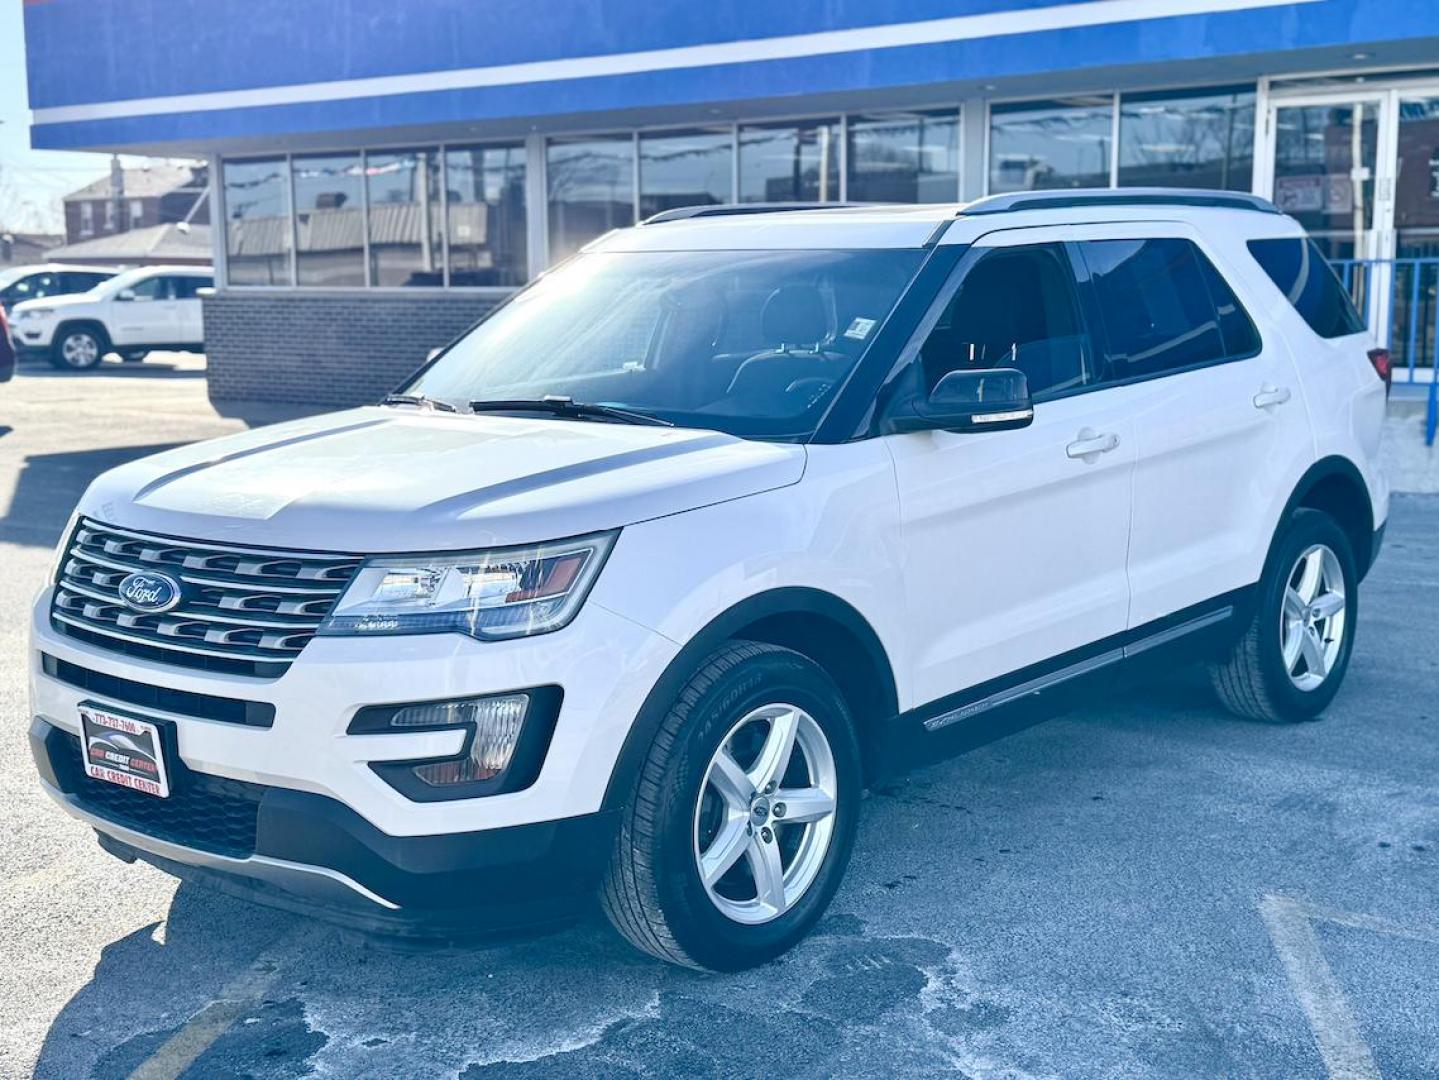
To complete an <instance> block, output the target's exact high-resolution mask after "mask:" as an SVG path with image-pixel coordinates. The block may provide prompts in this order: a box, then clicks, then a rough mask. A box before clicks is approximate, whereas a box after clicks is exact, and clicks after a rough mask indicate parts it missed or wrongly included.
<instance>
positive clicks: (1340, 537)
mask: <svg viewBox="0 0 1439 1080" xmlns="http://www.w3.org/2000/svg"><path fill="white" fill-rule="evenodd" d="M1358 584H1359V575H1358V573H1357V572H1356V571H1355V563H1354V552H1353V548H1352V547H1351V546H1350V543H1349V538H1348V536H1346V535H1345V533H1344V530H1343V529H1341V528H1340V527H1339V525H1338V523H1337V522H1336V521H1335V520H1334V519H1333V518H1331V517H1330V516H1329V515H1328V514H1324V513H1321V512H1319V511H1317V510H1308V509H1301V510H1296V511H1295V512H1294V515H1293V516H1292V517H1291V518H1290V519H1289V521H1288V523H1287V524H1286V525H1285V527H1284V529H1283V531H1282V532H1281V534H1280V536H1279V538H1278V541H1277V543H1276V545H1275V548H1274V554H1273V556H1272V558H1271V560H1270V564H1269V569H1268V571H1267V572H1266V575H1265V578H1264V580H1263V581H1261V582H1260V583H1259V589H1258V598H1257V601H1256V604H1255V611H1254V615H1253V617H1252V619H1251V621H1250V624H1249V626H1248V628H1247V629H1246V630H1245V632H1244V635H1243V636H1242V637H1241V638H1240V639H1239V640H1238V641H1237V642H1236V643H1235V644H1234V646H1233V648H1232V650H1231V651H1230V653H1229V655H1228V656H1227V657H1225V658H1224V659H1223V661H1221V662H1219V663H1216V664H1213V665H1211V667H1210V676H1211V680H1212V682H1213V684H1214V689H1215V691H1216V692H1217V694H1218V695H1219V699H1220V701H1221V702H1223V704H1224V706H1225V707H1226V708H1228V709H1229V710H1230V711H1231V712H1234V713H1237V714H1238V715H1240V716H1247V717H1250V718H1251V719H1255V720H1272V721H1293V720H1309V719H1312V718H1313V717H1315V716H1317V715H1319V713H1320V712H1322V711H1323V710H1324V708H1325V707H1326V706H1327V705H1328V704H1329V703H1330V702H1331V701H1333V700H1334V695H1335V694H1337V693H1338V692H1339V686H1340V684H1341V683H1342V682H1343V681H1344V674H1345V672H1346V671H1347V670H1348V668H1349V656H1350V654H1351V653H1352V652H1353V649H1354V629H1355V622H1356V619H1357V617H1358V600H1359V596H1358Z"/></svg>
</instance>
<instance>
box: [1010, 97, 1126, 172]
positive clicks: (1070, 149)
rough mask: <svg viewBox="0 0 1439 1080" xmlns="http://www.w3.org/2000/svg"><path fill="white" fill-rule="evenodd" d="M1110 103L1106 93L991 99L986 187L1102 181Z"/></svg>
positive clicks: (1110, 134) (1107, 153)
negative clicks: (1002, 102) (1012, 102)
mask: <svg viewBox="0 0 1439 1080" xmlns="http://www.w3.org/2000/svg"><path fill="white" fill-rule="evenodd" d="M1113 139H1114V106H1113V99H1112V98H1110V97H1109V96H1107V95H1106V96H1104V97H1087V98H1065V99H1062V100H1057V101H1038V102H1036V101H1031V102H1025V103H1024V104H1016V105H996V106H994V108H993V109H992V110H991V112H990V125H989V148H990V149H989V190H990V192H991V193H994V194H997V193H1000V192H1005V191H1034V190H1039V189H1043V188H1071V187H1108V186H1109V159H1110V148H1111V146H1112V144H1113Z"/></svg>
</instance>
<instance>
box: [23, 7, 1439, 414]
mask: <svg viewBox="0 0 1439 1080" xmlns="http://www.w3.org/2000/svg"><path fill="white" fill-rule="evenodd" d="M25 27H26V46H27V53H28V58H29V70H30V99H31V106H32V108H33V109H34V124H33V128H32V138H33V142H34V144H35V145H36V146H39V147H48V148H63V149H87V150H96V151H122V152H128V153H142V154H155V155H162V156H166V157H172V158H174V157H185V156H193V157H200V158H204V159H208V162H209V175H210V177H211V178H212V183H213V190H212V203H211V205H212V207H213V214H212V220H213V221H214V222H215V228H214V230H213V237H214V259H215V263H216V268H217V282H218V284H217V290H216V294H215V296H214V297H213V298H211V299H210V300H208V301H207V303H206V312H205V322H206V337H207V346H208V351H209V355H210V370H211V394H212V396H213V397H215V398H217V399H246V400H268V401H282V402H283V401H299V402H320V403H325V404H335V405H341V404H349V403H353V402H359V401H366V400H373V399H374V398H375V397H377V396H378V395H379V394H381V393H382V392H383V391H385V390H386V389H388V388H390V387H391V386H392V385H393V384H394V383H396V382H397V381H398V380H399V379H400V378H402V377H403V376H404V374H405V373H406V372H408V371H409V370H411V369H412V368H413V367H414V366H416V365H417V364H418V363H420V362H421V361H422V360H423V359H424V357H425V355H426V353H428V352H429V351H430V350H431V349H432V348H434V347H436V346H438V345H440V344H442V343H443V342H444V341H446V340H447V339H448V338H449V337H451V336H452V335H454V334H455V333H457V332H458V331H460V330H462V329H463V328H464V327H465V326H467V325H469V324H470V323H471V322H473V321H474V320H475V319H476V318H478V317H480V316H481V315H482V314H483V313H484V312H485V311H486V310H488V309H489V308H491V307H492V306H493V305H494V304H496V303H498V302H499V301H500V300H502V299H503V298H504V297H505V296H506V295H508V294H509V293H510V292H512V291H513V290H514V289H516V288H518V287H520V286H522V285H523V284H524V283H525V282H526V281H528V280H529V279H531V278H532V277H534V276H535V275H536V274H538V273H540V272H541V271H543V270H544V269H545V267H547V266H549V265H552V264H554V263H555V261H556V260H559V259H563V258H565V257H566V256H567V255H569V254H570V253H571V252H573V251H575V250H576V249H578V248H579V247H580V246H582V245H583V244H585V243H586V242H587V241H589V240H591V239H593V238H594V237H596V236H598V235H600V234H602V233H603V232H605V231H606V230H608V229H611V228H615V227H619V226H625V225H629V224H632V223H633V222H635V221H636V220H641V219H643V218H645V217H646V216H648V215H650V214H654V213H656V212H658V211H661V210H664V209H667V208H671V207H676V206H685V205H692V204H697V203H728V202H736V201H737V202H765V201H788V200H818V201H835V202H868V201H900V202H950V201H957V200H968V199H973V198H977V197H980V196H982V195H985V194H989V193H995V192H1004V191H1014V190H1020V189H1027V188H1054V187H1079V186H1115V185H1123V186H1128V185H1168V186H1172V185H1183V186H1203V187H1212V188H1223V189H1231V190H1238V191H1253V192H1256V193H1258V194H1261V195H1265V196H1268V197H1271V198H1273V199H1274V200H1275V201H1276V202H1278V203H1279V204H1280V205H1281V207H1283V208H1284V209H1286V210H1287V211H1289V212H1290V213H1293V214H1294V215H1295V216H1297V217H1298V218H1299V219H1300V220H1301V221H1303V222H1304V223H1305V224H1306V226H1308V228H1309V229H1310V230H1311V231H1313V232H1314V234H1315V235H1316V236H1317V237H1319V238H1320V239H1321V241H1322V243H1323V245H1324V247H1325V248H1326V251H1327V252H1328V254H1329V255H1330V256H1331V258H1334V259H1336V260H1338V261H1339V263H1340V265H1341V267H1343V268H1344V271H1345V273H1346V275H1347V276H1348V277H1349V280H1350V282H1351V286H1352V287H1353V289H1354V290H1355V292H1356V294H1357V295H1358V296H1359V298H1360V300H1361V301H1362V303H1363V305H1364V306H1365V309H1366V312H1367V313H1368V315H1369V318H1370V320H1371V325H1373V326H1374V327H1375V329H1376V331H1377V332H1379V333H1380V334H1381V336H1383V337H1385V338H1389V339H1392V344H1393V347H1394V349H1395V352H1396V354H1397V360H1398V361H1399V363H1400V364H1401V365H1402V364H1406V363H1408V362H1409V360H1411V359H1413V360H1415V361H1416V362H1417V363H1418V364H1419V365H1432V357H1433V350H1434V348H1435V342H1434V340H1433V333H1432V329H1430V328H1431V327H1432V325H1433V317H1432V309H1433V303H1434V291H1435V284H1436V279H1439V263H1436V262H1431V261H1426V260H1427V259H1429V258H1430V257H1432V256H1436V255H1439V4H1436V3H1435V2H1434V0H1297V2H1296V0H1084V2H1054V0H1049V2H1044V0H791V2H790V3H787V4H783V5H779V4H759V3H744V2H736V0H726V2H721V3H713V4H694V3H681V2H678V0H653V2H651V3H648V4H638V3H634V2H633V0H589V2H587V3H575V2H573V0H570V2H565V0H524V2H518V0H490V2H488V3H486V4H484V5H477V4H474V3H468V2H464V0H426V2H424V3H404V4H401V3H395V2H394V0H308V2H307V3H304V4H294V3H289V2H283V0H110V2H109V3H107V4H105V5H104V6H103V9H97V8H96V6H95V4H94V3H93V2H91V0H32V2H30V3H28V4H27V6H26V8H25ZM77 71H83V72H85V78H83V79H81V78H76V77H75V73H76V72H77ZM1426 312H1427V313H1428V314H1427V315H1426V314H1425V313H1426Z"/></svg>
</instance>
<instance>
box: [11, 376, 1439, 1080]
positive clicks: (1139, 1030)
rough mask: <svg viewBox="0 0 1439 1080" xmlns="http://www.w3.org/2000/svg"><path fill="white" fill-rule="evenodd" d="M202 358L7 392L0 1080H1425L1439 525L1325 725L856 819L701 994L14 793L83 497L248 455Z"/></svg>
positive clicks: (1210, 713)
mask: <svg viewBox="0 0 1439 1080" xmlns="http://www.w3.org/2000/svg"><path fill="white" fill-rule="evenodd" d="M241 426H242V424H241V422H240V421H238V420H228V419H222V418H219V417H217V416H215V415H214V413H213V412H212V411H211V410H210V409H209V407H208V405H207V404H206V402H205V397H204V383H203V377H202V371H201V368H200V365H199V362H198V361H197V360H195V359H193V358H179V357H176V358H164V359H162V360H161V361H160V362H154V363H150V362H147V363H146V364H145V365H142V366H139V367H134V366H131V367H126V368H122V367H120V365H118V364H107V365H106V367H105V369H104V370H103V371H102V372H101V373H100V374H98V375H94V376H90V377H74V376H61V375H58V374H56V375H51V374H49V373H47V372H42V371H40V370H39V369H24V371H22V374H21V376H20V377H19V378H18V379H17V380H16V381H15V382H13V383H11V384H9V385H6V386H0V559H3V563H0V565H3V567H4V573H3V574H0V613H3V614H0V709H3V712H0V724H3V729H0V739H3V741H0V751H3V752H0V761H4V762H7V763H8V768H9V770H10V771H9V772H8V774H7V776H8V779H7V781H6V784H5V790H6V795H5V798H4V801H3V804H0V835H3V836H4V837H5V838H6V841H7V842H6V843H5V844H4V845H3V846H0V917H3V920H4V932H3V934H0V1075H3V1076H4V1077H20V1076H28V1075H31V1074H32V1073H33V1074H34V1075H37V1076H41V1077H64V1078H76V1077H89V1076H98V1077H117V1076H126V1075H135V1076H140V1077H147V1078H154V1077H173V1076H179V1075H187V1076H196V1077H199V1076H204V1077H213V1076H251V1077H257V1078H270V1077H275V1078H278V1077H294V1076H304V1075H309V1074H315V1075H329V1076H339V1077H361V1076H366V1077H368V1076H374V1077H389V1076H396V1077H419V1076H426V1077H428V1076H461V1077H464V1078H465V1080H480V1078H482V1077H526V1078H529V1077H549V1076H555V1077H559V1076H566V1077H568V1076H586V1077H631V1076H674V1075H687V1076H746V1077H747V1076H754V1077H767V1078H768V1077H775V1076H783V1077H806V1076H832V1075H846V1076H889V1075H896V1074H911V1075H934V1074H940V1073H943V1074H946V1075H967V1076H973V1077H1031V1076H1034V1077H1038V1076H1065V1077H1095V1076H1124V1077H1195V1076H1225V1077H1265V1078H1272V1077H1290V1076H1297V1077H1319V1076H1325V1075H1330V1076H1336V1077H1340V1076H1342V1077H1369V1076H1374V1075H1383V1076H1388V1077H1420V1076H1435V1075H1439V1025H1436V1024H1435V1020H1434V1018H1435V1016H1436V1015H1439V979H1436V978H1435V975H1434V972H1435V971H1436V970H1439V888H1436V885H1439V784H1436V779H1435V778H1436V776H1439V739H1436V735H1435V732H1436V728H1439V648H1436V634H1435V628H1434V627H1435V624H1434V618H1433V612H1434V611H1435V610H1436V609H1439V496H1424V495H1407V496H1398V497H1396V499H1395V503H1394V509H1393V516H1392V518H1391V525H1390V529H1389V538H1388V544H1387V547H1386V549H1385V551H1384V554H1383V557H1382V558H1381V560H1380V562H1379V564H1378V566H1377V568H1376V569H1375V571H1374V574H1373V576H1371V577H1370V579H1369V580H1368V582H1367V583H1366V585H1365V587H1364V592H1363V600H1362V609H1361V615H1360V630H1359V638H1358V644H1357V649H1356V652H1355V655H1354V662H1353V666H1352V668H1351V670H1350V673H1349V679H1348V683H1347V685H1346V686H1345V688H1344V690H1343V692H1342V693H1341V694H1340V696H1339V698H1338V699H1337V701H1336V702H1335V704H1334V706H1333V707H1332V708H1331V710H1330V712H1329V714H1328V715H1327V716H1326V717H1325V718H1324V719H1323V720H1322V721H1320V722H1317V723H1313V724H1306V725H1301V726H1295V727H1272V726H1267V725H1260V724H1254V723H1248V722H1244V721H1240V720H1237V719H1234V718H1231V717H1229V716H1227V715H1226V714H1224V713H1221V712H1219V711H1218V709H1217V708H1216V707H1215V706H1214V705H1213V704H1212V703H1211V701H1210V699H1209V698H1208V696H1207V694H1206V692H1205V690H1204V688H1203V686H1202V683H1201V682H1200V681H1199V680H1198V679H1197V678H1196V676H1195V673H1193V672H1182V673H1178V674H1177V675H1176V676H1175V677H1174V678H1173V679H1172V680H1170V681H1168V682H1165V683H1162V684H1156V685H1153V686H1150V687H1147V688H1145V689H1144V690H1142V691H1136V692H1132V693H1129V694H1126V695H1125V696H1123V697H1119V698H1116V699H1114V700H1109V701H1096V702H1094V703H1093V704H1092V705H1090V706H1089V707H1087V708H1084V709H1082V710H1080V711H1077V712H1074V713H1071V714H1068V715H1066V716H1064V717H1061V718H1058V719H1055V720H1051V721H1049V722H1047V723H1044V724H1042V725H1039V726H1037V727H1033V728H1030V729H1028V730H1026V731H1022V732H1020V733H1018V734H1015V735H1012V736H1010V737H1009V738H1007V739H1004V740H1003V741H1000V742H996V743H992V744H990V745H988V746H985V747H983V748H981V749H978V750H975V751H973V752H971V753H969V754H967V755H965V756H964V757H961V758H958V759H955V760H952V761H950V762H947V763H944V764H942V765H938V766H933V767H930V768H928V769H925V770H923V771H920V772H916V773H913V774H911V775H910V776H908V777H907V778H905V779H903V780H902V781H899V782H895V783H892V784H888V785H886V786H884V787H883V788H882V789H881V790H879V791H876V792H874V793H873V794H872V795H871V797H870V798H869V799H868V800H867V805H866V811H865V815H864V821H863V824H862V826H861V834H860V840H859V846H858V850H857V852H856V855H855V859H854V862H853V864H852V866H851V869H850V872H849V877H848V881H847V884H846V885H845V887H844V888H843V889H842V890H841V892H840V894H839V896H838V898H837V899H836V901H835V904H834V906H833V908H832V909H831V912H830V914H829V916H828V917H827V919H826V920H825V922H824V923H823V924H822V926H821V927H820V930H819V932H818V933H817V934H816V935H815V936H814V938H813V939H812V940H810V941H809V942H807V943H806V944H804V945H803V946H801V947H800V948H799V949H798V950H796V951H795V952H793V953H792V954H790V955H788V956H787V957H785V958H783V959H782V960H781V961H779V962H777V963H775V964H773V965H771V966H769V967H767V968H764V969H761V970H758V971H753V972H748V973H744V974H740V975H734V976H726V977H711V976H701V975H697V974H694V973H691V972H686V971H680V970H676V969H673V968H669V967H665V966H663V965H660V964H658V963H655V962H652V961H650V960H648V959H646V958H643V957H641V956H639V955H637V954H635V953H633V952H632V951H630V950H629V949H628V948H627V947H626V946H625V945H624V944H622V943H621V942H620V941H619V940H618V939H617V938H616V937H615V936H614V935H613V934H612V933H610V932H609V930H608V929H607V928H606V927H605V926H604V925H603V923H602V922H600V921H599V920H598V919H597V918H596V919H592V920H590V921H588V922H584V923H581V924H579V925H576V926H574V927H572V928H569V929H565V930H563V931H560V932H558V933H553V934H550V935H547V936H543V937H538V938H533V939H527V940H521V941H512V942H508V943H504V944H496V945H491V946H486V947H481V948H475V949H471V950H467V951H457V952H445V953H421V954H404V955H401V954H395V953H391V952H384V951H377V950H374V949H370V948H365V947H363V946H361V945H359V944H356V943H354V942H352V941H350V940H348V939H345V938H342V937H340V936H339V935H337V934H336V933H334V932H333V931H331V930H329V929H327V928H326V927H324V926H321V925H316V924H312V923H308V922H305V921H303V920H300V919H297V918H294V917H291V916H288V915H283V914H279V913H275V912H270V911H267V910H263V909H259V908H253V907H250V906H247V905H245V904H243V903H241V902H239V901H236V900H232V899H229V898H227V897H224V896H221V895H218V894H214V893H211V892H208V891H206V890H204V889H202V888H200V887H197V886H188V885H187V886H180V887H178V888H177V887H176V884H175V882H174V881H173V880H172V879H170V878H167V877H165V876H164V875H162V874H160V873H159V872H158V871H155V870H153V869H150V868H148V867H144V866H125V865H123V864H121V863H120V862H118V861H116V860H114V859H112V858H110V857H109V856H107V855H105V854H104V853H102V852H101V851H100V849H99V848H98V847H97V846H96V844H95V842H94V839H93V836H92V834H91V833H90V832H89V831H88V830H87V829H86V828H84V827H83V826H81V825H79V824H78V823H76V822H74V821H71V820H70V819H68V818H65V817H64V816H62V815H61V814H60V812H59V811H58V810H57V809H55V808H54V807H53V806H52V805H51V804H50V803H49V802H48V800H47V799H46V798H45V797H44V796H43V795H42V794H41V793H40V791H39V790H38V788H37V786H36V785H35V783H34V782H33V780H32V778H31V770H30V766H29V761H28V750H27V748H26V745H25V730H26V726H27V722H28V717H27V713H26V705H25V687H24V682H25V664H26V656H25V646H24V637H23V627H24V622H25V619H26V609H27V607H28V604H29V601H30V598H31V597H32V595H33V594H34V592H35V590H36V589H37V588H38V587H39V586H40V584H41V582H42V580H43V578H44V575H45V574H46V572H47V569H48V566H49V561H50V547H51V545H52V544H53V543H54V542H55V540H56V539H57V538H58V536H59V533H60V531H61V529H62V527H63V525H64V522H65V519H66V517H67V515H68V513H69V510H70V508H71V505H72V504H73V502H74V500H75V498H76V497H78V495H79V493H80V491H81V490H82V489H83V486H84V483H85V482H86V481H87V480H88V478H89V477H90V476H92V475H94V474H95V473H96V472H98V471H100V470H101V469H102V468H105V467H108V466H110V465H113V464H117V463H118V462H120V461H122V460H126V459H128V458H130V457H132V456H136V455H138V454H142V453H146V452H150V451H152V450H155V449H158V448H161V447H164V446H169V445H173V444H176V443H179V442H184V441H188V440H191V439H196V438H202V437H207V436H210V435H215V434H221V433H223V432H225V431H230V430H236V429H238V428H239V427H241Z"/></svg>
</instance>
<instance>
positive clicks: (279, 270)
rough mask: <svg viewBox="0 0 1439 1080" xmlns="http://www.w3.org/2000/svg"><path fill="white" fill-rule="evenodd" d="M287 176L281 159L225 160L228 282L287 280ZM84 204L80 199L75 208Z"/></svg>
mask: <svg viewBox="0 0 1439 1080" xmlns="http://www.w3.org/2000/svg"><path fill="white" fill-rule="evenodd" d="M288 181H289V177H288V175H287V169H286V165H285V159H284V158H269V159H267V160H265V161H227V162H225V169H224V184H225V217H226V221H225V245H226V248H225V250H226V252H227V262H228V264H229V272H230V284H231V285H288V284H290V208H289V182H288ZM89 205H90V204H89V203H82V204H81V208H82V209H88V208H89Z"/></svg>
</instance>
